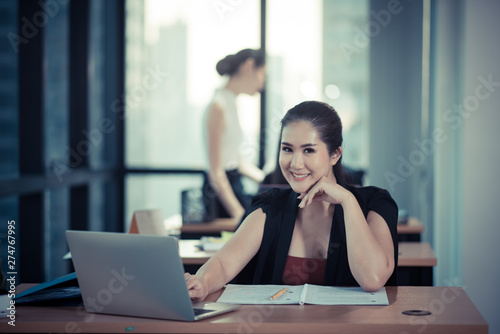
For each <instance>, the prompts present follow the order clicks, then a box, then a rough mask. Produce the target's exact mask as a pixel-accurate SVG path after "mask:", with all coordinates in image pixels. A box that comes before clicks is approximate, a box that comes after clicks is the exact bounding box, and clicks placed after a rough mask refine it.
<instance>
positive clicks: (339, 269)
mask: <svg viewBox="0 0 500 334" xmlns="http://www.w3.org/2000/svg"><path fill="white" fill-rule="evenodd" d="M342 186H344V187H345V188H346V189H347V190H349V191H350V192H352V193H353V194H354V196H355V197H356V199H357V200H358V203H359V205H360V207H361V210H362V211H363V214H364V215H365V217H366V216H367V215H368V212H369V211H375V212H377V213H378V214H380V215H381V216H382V217H383V218H384V220H385V221H386V222H387V225H388V226H389V230H390V231H391V236H392V241H393V244H394V261H395V266H394V271H393V273H392V275H391V277H390V278H389V280H388V281H387V283H386V285H396V284H397V276H396V275H397V274H396V269H397V263H398V235H397V221H398V207H397V205H396V202H395V201H394V200H393V199H392V197H391V196H390V195H389V193H388V192H387V191H386V190H384V189H380V188H377V187H362V188H357V187H353V186H346V185H342ZM297 197H298V194H297V193H296V192H294V191H293V190H292V189H286V190H282V189H271V190H269V191H268V192H265V193H263V194H260V195H258V196H256V197H255V198H254V199H253V203H252V205H251V207H250V208H249V209H248V210H247V213H246V215H245V217H244V218H246V216H248V215H249V214H250V213H251V212H252V211H254V210H256V209H258V208H262V210H263V211H264V213H265V214H266V222H265V226H264V235H263V238H262V244H261V246H260V249H259V251H258V252H257V254H256V255H255V256H254V258H253V259H252V260H251V261H250V262H249V263H248V264H247V266H245V268H243V270H242V271H241V272H240V273H239V274H238V275H237V276H236V278H235V279H234V280H233V281H232V282H233V283H238V284H281V278H282V276H283V270H284V267H285V262H286V259H287V256H288V250H289V248H290V242H291V240H292V234H293V229H294V226H295V219H296V215H297V209H298V204H299V200H298V199H297ZM244 218H243V220H244ZM243 220H242V221H243ZM323 284H324V285H331V286H359V284H358V283H357V282H356V280H355V279H354V277H353V276H352V273H351V270H350V268H349V263H348V260H347V243H346V234H345V225H344V211H343V209H342V206H341V205H337V206H336V207H335V212H334V216H333V220H332V228H331V230H330V241H329V246H328V254H327V261H326V269H325V278H324V283H323Z"/></svg>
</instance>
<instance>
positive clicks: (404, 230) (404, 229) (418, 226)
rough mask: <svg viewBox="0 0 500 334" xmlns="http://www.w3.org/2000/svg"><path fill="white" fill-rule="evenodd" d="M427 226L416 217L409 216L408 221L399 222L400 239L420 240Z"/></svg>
mask: <svg viewBox="0 0 500 334" xmlns="http://www.w3.org/2000/svg"><path fill="white" fill-rule="evenodd" d="M424 229H425V226H424V225H423V224H422V223H421V222H420V221H419V220H418V219H417V218H415V217H410V218H408V223H406V224H398V237H399V241H420V235H421V234H422V232H423V231H424Z"/></svg>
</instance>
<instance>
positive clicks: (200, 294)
mask: <svg viewBox="0 0 500 334" xmlns="http://www.w3.org/2000/svg"><path fill="white" fill-rule="evenodd" d="M184 278H185V279H186V285H187V288H188V292H189V297H190V298H191V299H192V300H194V301H202V300H204V299H205V298H206V297H207V295H208V291H207V289H206V288H205V286H204V285H203V282H202V281H201V280H200V279H199V278H198V277H197V276H196V275H191V274H190V273H185V274H184Z"/></svg>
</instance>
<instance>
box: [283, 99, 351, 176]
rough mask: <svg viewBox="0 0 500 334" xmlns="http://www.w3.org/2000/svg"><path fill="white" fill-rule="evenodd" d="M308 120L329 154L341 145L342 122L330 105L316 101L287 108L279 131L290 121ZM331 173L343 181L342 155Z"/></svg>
mask: <svg viewBox="0 0 500 334" xmlns="http://www.w3.org/2000/svg"><path fill="white" fill-rule="evenodd" d="M300 121H306V122H309V123H310V124H311V125H312V126H313V127H314V129H315V130H316V131H317V132H318V134H319V139H320V140H321V141H322V142H324V143H325V144H326V148H327V149H328V154H330V156H331V155H332V154H333V152H335V151H336V150H337V149H338V148H339V147H341V146H342V122H341V120H340V117H339V115H338V114H337V112H336V111H335V109H333V107H331V106H330V105H328V104H326V103H323V102H318V101H305V102H302V103H299V104H297V105H296V106H295V107H293V108H292V109H290V110H288V112H287V113H286V114H285V116H284V117H283V119H282V120H281V132H283V128H284V127H285V126H287V125H288V124H290V123H294V122H300ZM333 174H334V175H335V178H336V179H337V182H339V183H345V182H346V178H345V176H344V170H343V168H342V156H341V157H340V159H339V160H338V161H337V163H336V164H335V165H334V166H333Z"/></svg>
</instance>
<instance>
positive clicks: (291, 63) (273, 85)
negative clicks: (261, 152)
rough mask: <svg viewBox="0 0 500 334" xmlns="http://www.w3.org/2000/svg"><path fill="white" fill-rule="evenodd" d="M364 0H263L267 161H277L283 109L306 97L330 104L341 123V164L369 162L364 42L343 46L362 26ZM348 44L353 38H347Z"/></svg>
mask: <svg viewBox="0 0 500 334" xmlns="http://www.w3.org/2000/svg"><path fill="white" fill-rule="evenodd" d="M368 11H369V4H368V1H366V0H358V1H347V0H334V1H331V0H330V1H322V0H314V1H307V2H306V1H298V0H295V1H290V0H269V1H267V32H266V36H267V49H266V50H267V55H268V83H267V95H266V99H267V101H266V102H267V107H266V129H265V131H266V134H265V135H266V144H267V145H266V161H267V162H268V163H269V164H272V165H274V164H275V162H276V156H277V151H276V150H277V148H278V140H279V131H280V125H279V121H280V120H281V118H282V117H283V115H284V114H285V112H286V111H287V110H288V109H290V108H292V107H293V106H295V105H296V104H298V103H300V102H302V101H305V100H320V101H324V102H326V103H328V104H330V105H332V106H333V107H334V108H335V109H336V110H337V112H338V113H339V115H340V117H341V119H342V124H343V130H344V131H343V136H344V154H343V162H344V165H346V166H349V167H352V168H360V169H363V168H364V169H366V168H367V167H368V158H369V157H368V80H369V77H368V75H369V72H368V70H369V67H368V65H369V61H368V51H369V47H368V44H367V45H366V47H364V48H362V47H359V48H357V52H355V53H353V54H350V53H348V52H345V49H343V48H345V43H346V41H347V42H349V41H353V40H354V38H355V34H356V31H357V29H358V28H362V27H364V26H365V24H366V21H367V17H368ZM351 44H354V42H352V43H351Z"/></svg>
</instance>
